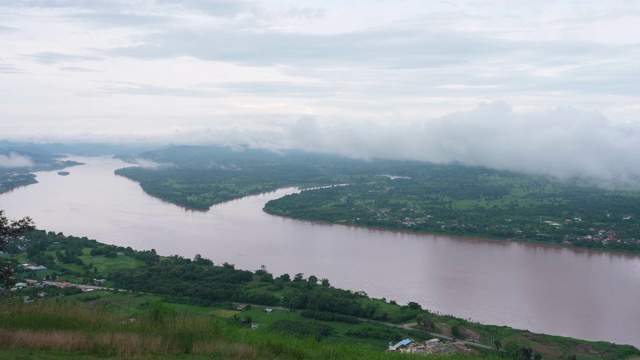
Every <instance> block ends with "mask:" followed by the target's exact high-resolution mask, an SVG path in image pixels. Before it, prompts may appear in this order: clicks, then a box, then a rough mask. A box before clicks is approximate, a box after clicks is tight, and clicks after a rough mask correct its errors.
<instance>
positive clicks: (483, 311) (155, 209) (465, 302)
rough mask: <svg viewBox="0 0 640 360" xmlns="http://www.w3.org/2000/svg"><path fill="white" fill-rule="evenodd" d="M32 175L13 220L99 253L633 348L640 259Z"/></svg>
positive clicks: (75, 175)
mask: <svg viewBox="0 0 640 360" xmlns="http://www.w3.org/2000/svg"><path fill="white" fill-rule="evenodd" d="M73 159H74V160H79V161H82V162H85V163H86V165H83V166H77V167H73V168H70V169H68V170H69V171H70V172H71V175H69V176H60V175H58V174H57V173H56V172H40V173H37V175H38V177H37V179H38V181H39V183H38V184H35V185H30V186H27V187H22V188H19V189H16V190H14V191H12V192H9V193H5V194H2V195H0V209H4V210H5V211H6V213H7V215H8V216H9V217H10V218H14V219H17V218H21V217H23V216H31V217H32V218H33V219H34V220H35V221H36V223H37V225H38V227H39V228H41V229H46V230H50V231H55V232H59V231H61V232H63V233H65V234H67V235H75V236H80V237H82V236H87V237H89V238H92V239H96V240H98V241H100V242H103V243H108V244H116V245H121V246H131V247H132V248H134V249H138V250H143V249H152V248H153V249H156V250H157V251H158V253H159V254H161V255H172V254H178V255H182V256H185V257H190V258H193V256H194V255H196V254H201V255H202V256H204V257H207V258H210V259H212V260H213V261H214V262H215V263H217V264H220V263H222V262H225V261H226V262H229V263H232V264H235V265H236V267H237V268H242V269H249V270H256V269H259V268H260V266H261V265H265V266H267V269H268V270H269V271H270V272H272V273H274V274H275V275H279V274H282V273H289V274H290V275H292V276H293V275H294V274H296V273H304V274H305V277H308V276H310V275H315V276H317V277H318V278H328V279H329V280H330V282H331V284H332V285H333V286H337V287H341V288H346V289H351V290H356V291H360V290H361V291H365V292H366V293H367V294H369V296H372V297H376V298H386V299H387V300H396V301H397V302H398V303H400V304H406V303H407V302H409V301H416V302H418V303H420V304H421V305H422V306H423V307H424V308H427V309H430V310H432V311H438V312H440V313H444V314H452V315H455V316H458V317H462V318H466V319H468V318H471V320H473V321H479V322H482V323H488V324H497V325H508V326H512V327H516V328H521V329H529V330H531V331H534V332H542V333H548V334H554V335H564V336H571V337H576V338H581V339H588V340H605V341H611V342H615V343H619V344H631V345H634V346H636V347H640V257H638V256H631V255H620V254H609V253H594V252H587V251H579V250H572V249H566V248H555V247H547V246H541V245H532V244H522V243H516V242H506V241H489V240H478V239H468V238H454V237H447V236H431V235H412V234H403V233H394V232H387V231H378V230H368V229H362V228H353V227H347V226H339V225H327V224H317V223H311V222H303V221H297V220H291V219H285V218H281V217H276V216H271V215H268V214H266V213H264V212H263V211H262V207H263V205H264V203H265V202H267V201H269V200H271V199H275V198H279V197H281V196H284V195H286V194H289V193H292V192H295V191H297V190H296V189H294V188H289V189H281V190H278V191H276V192H272V193H268V194H263V195H258V196H250V197H246V198H243V199H240V200H236V201H231V202H228V203H224V204H220V205H216V206H213V207H212V208H211V209H210V210H209V211H208V212H197V211H190V210H185V209H183V208H180V207H178V206H175V205H172V204H169V203H166V202H163V201H161V200H158V199H156V198H153V197H151V196H148V195H146V194H145V193H144V192H143V191H142V190H141V188H140V186H139V185H138V184H137V183H135V182H133V181H130V180H128V179H126V178H122V177H119V176H116V175H114V174H113V171H114V170H115V169H117V168H120V167H124V166H127V164H125V163H123V162H121V161H119V160H115V159H111V158H73Z"/></svg>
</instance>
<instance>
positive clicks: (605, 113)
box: [0, 0, 640, 183]
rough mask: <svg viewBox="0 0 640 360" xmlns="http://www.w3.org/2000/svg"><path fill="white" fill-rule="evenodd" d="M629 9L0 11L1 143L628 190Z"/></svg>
mask: <svg viewBox="0 0 640 360" xmlns="http://www.w3.org/2000/svg"><path fill="white" fill-rule="evenodd" d="M639 114H640V2H638V1H614V0H611V1H562V0H560V1H499V0H496V1H438V0H430V1H374V0H368V1H348V2H345V1H247V2H243V1H206V0H184V1H165V0H144V1H142V0H141V1H118V0H109V1H106V0H105V1H73V0H68V1H66V0H58V1H56V0H51V1H45V0H33V1H30V0H24V1H11V0H3V1H0V140H19V141H37V142H52V141H74V142H113V141H121V142H152V143H175V144H178V143H179V144H221V145H235V144H248V145H249V146H252V147H256V148H272V149H285V148H300V149H304V150H310V151H323V152H335V153H340V154H344V155H347V156H351V157H357V158H367V159H368V158H376V157H381V158H397V159H417V160H426V161H434V162H443V163H446V162H453V161H456V162H460V163H464V164H470V165H480V166H489V167H493V168H499V169H508V170H516V171H525V172H530V173H542V174H549V175H553V176H558V177H563V178H568V177H573V176H586V177H590V178H594V179H601V180H605V181H608V182H623V183H624V182H627V181H632V180H633V179H635V178H636V177H640V164H639V163H640V162H639V161H637V160H636V157H637V155H640V150H638V149H640V115H639Z"/></svg>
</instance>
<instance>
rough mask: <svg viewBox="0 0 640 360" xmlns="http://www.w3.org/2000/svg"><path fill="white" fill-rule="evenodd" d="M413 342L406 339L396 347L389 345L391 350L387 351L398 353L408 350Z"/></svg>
mask: <svg viewBox="0 0 640 360" xmlns="http://www.w3.org/2000/svg"><path fill="white" fill-rule="evenodd" d="M412 342H413V339H404V340H402V341H400V342H399V343H397V344H395V345H391V343H389V349H388V350H387V351H398V350H402V349H404V348H406V347H407V346H408V345H409V344H411V343H412Z"/></svg>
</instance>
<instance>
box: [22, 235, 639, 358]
mask: <svg viewBox="0 0 640 360" xmlns="http://www.w3.org/2000/svg"><path fill="white" fill-rule="evenodd" d="M16 241H20V244H18V245H25V246H26V247H27V248H38V249H44V250H40V251H39V252H37V251H36V252H34V251H29V254H30V255H28V254H27V253H19V254H15V255H11V256H15V257H16V259H17V260H18V262H20V263H24V262H27V261H33V259H36V258H42V259H47V258H48V257H49V256H51V257H54V262H51V263H50V264H49V263H47V264H46V265H47V266H48V268H47V269H46V270H40V271H39V273H38V274H39V276H45V277H50V276H54V274H55V276H58V277H59V278H58V279H57V281H56V282H46V283H45V282H43V284H42V285H43V286H47V285H49V286H52V288H51V289H44V291H42V289H40V288H38V286H39V284H38V281H33V280H31V279H30V278H26V277H24V276H27V275H29V274H32V272H30V271H28V270H26V269H22V268H19V269H18V274H17V276H18V280H19V281H20V282H22V283H23V284H25V285H22V287H21V289H18V290H16V291H15V293H13V295H15V296H20V297H21V298H23V299H26V300H25V301H31V299H34V298H35V299H39V298H41V299H42V300H40V301H46V299H48V298H49V296H53V297H55V296H57V295H56V294H58V293H60V292H62V293H63V294H65V295H73V294H77V293H79V292H81V291H79V290H78V291H70V290H69V289H70V288H71V287H73V285H72V284H83V283H84V284H86V285H87V286H86V287H83V286H82V285H78V286H77V287H80V288H84V289H85V290H88V289H90V288H94V289H95V288H97V287H96V285H95V284H96V283H99V284H100V285H99V286H100V287H107V288H116V289H127V290H128V291H129V292H130V293H129V294H131V292H133V294H134V296H135V298H136V299H138V300H136V303H137V304H139V305H134V306H131V297H132V296H131V295H128V299H127V295H126V294H123V293H122V292H120V291H116V292H104V293H103V292H99V291H98V290H94V291H88V292H86V294H85V295H82V296H84V297H85V298H86V301H85V302H88V303H90V304H95V306H100V305H99V304H101V303H104V304H110V307H113V305H114V304H115V303H117V302H118V301H122V300H116V299H127V300H126V301H122V302H123V303H124V304H123V307H124V306H126V308H127V309H128V310H127V312H129V311H134V312H139V311H144V309H148V308H149V302H148V301H147V302H146V303H145V301H144V299H145V298H149V297H156V298H157V297H158V296H162V297H164V298H165V299H166V300H167V301H168V302H171V303H176V305H175V306H176V307H178V306H179V308H181V309H185V307H184V306H189V307H193V306H195V307H197V308H198V310H197V312H199V313H209V314H213V315H215V316H219V317H222V318H226V319H230V320H231V319H239V320H238V322H239V323H244V324H246V323H247V322H248V323H249V324H251V323H253V322H256V323H258V324H262V325H261V326H259V328H261V331H267V332H268V331H270V330H269V329H270V328H271V326H273V328H274V329H275V328H278V329H280V330H279V331H285V332H287V333H289V334H290V335H296V334H297V335H300V334H305V335H303V337H304V336H307V335H313V336H320V338H316V340H318V339H325V338H326V341H329V342H334V341H339V342H349V343H352V344H359V345H358V346H366V347H367V348H377V349H378V351H380V352H381V351H383V350H384V349H385V348H386V343H387V342H388V341H390V340H394V341H399V340H400V339H402V338H406V337H412V338H414V339H421V341H424V340H426V339H429V338H430V337H432V336H433V335H434V334H435V335H436V336H439V337H440V338H442V339H447V338H448V337H455V338H456V339H464V340H467V341H469V342H470V343H469V345H473V343H479V344H481V345H483V346H488V347H504V349H505V350H506V349H509V350H508V351H519V349H522V348H531V349H532V351H535V352H539V353H541V354H542V355H543V356H544V357H545V358H556V357H558V356H559V355H561V354H563V353H566V354H569V355H572V354H573V355H577V356H585V355H589V354H590V355H592V356H593V355H596V356H598V357H608V356H609V357H611V356H613V357H615V358H626V357H629V356H638V355H640V351H638V350H637V349H634V348H633V347H630V346H620V345H614V344H610V343H604V342H589V341H583V340H577V339H571V338H566V337H557V336H549V335H543V334H535V333H532V332H529V331H524V330H517V329H513V328H509V327H505V326H493V325H484V324H480V323H478V322H472V321H469V320H465V319H461V318H457V317H453V316H450V315H441V314H437V313H435V312H431V311H428V310H423V309H422V307H421V306H420V305H419V304H418V303H416V302H409V303H408V304H406V305H400V304H397V303H396V302H395V301H387V300H384V299H373V298H371V297H369V296H367V295H366V294H363V293H362V292H353V291H349V290H343V289H339V288H336V287H333V286H331V285H330V284H329V281H330V280H329V279H322V280H320V279H318V278H317V277H315V276H309V277H308V278H305V277H304V275H303V274H296V275H295V276H294V277H290V276H289V275H286V274H285V275H282V276H278V277H276V276H274V275H273V274H271V273H269V272H268V271H266V269H264V268H261V269H258V270H255V271H247V270H240V269H236V268H235V267H234V266H233V265H231V264H229V263H226V262H225V263H223V264H222V265H218V266H215V265H214V264H213V263H212V262H211V261H210V260H209V259H206V258H203V257H200V256H196V258H195V259H194V260H190V259H186V258H183V257H180V256H168V257H165V256H160V255H159V254H157V253H155V252H153V251H151V252H149V251H136V250H133V249H131V248H122V247H117V246H112V245H105V244H101V243H98V242H96V241H95V240H89V239H86V238H77V237H73V236H60V235H58V234H55V233H52V232H48V233H47V232H44V231H42V232H33V233H28V234H25V238H24V239H22V240H16ZM80 248H81V251H80V252H78V250H79V249H80ZM56 254H60V255H62V254H80V255H74V256H73V258H68V256H67V255H65V258H64V259H58V261H55V257H56V256H57V255H56ZM80 264H82V266H80ZM85 268H93V269H95V270H94V272H93V273H91V274H90V275H91V276H89V278H87V274H86V271H85V270H84V269H85ZM93 277H96V278H97V279H98V280H95V279H93V280H92V279H91V278H93ZM101 278H102V279H101ZM87 282H88V283H87ZM51 284H52V285H51ZM60 287H62V288H63V289H59V288H60ZM54 288H55V289H57V290H56V291H57V292H56V291H54V290H53V289H54ZM38 294H44V295H42V296H40V295H38ZM47 294H50V295H47ZM151 294H153V295H151ZM24 296H30V297H31V299H29V298H25V297H24ZM73 296H81V295H73ZM127 302H129V303H128V305H127ZM228 302H235V303H236V305H231V306H230V305H228ZM238 303H240V304H258V305H262V306H265V308H268V309H272V310H270V311H266V312H265V310H264V309H262V310H261V309H260V308H255V309H251V308H249V307H247V306H246V305H245V306H242V307H240V306H239V305H237V304H238ZM145 304H146V305H145ZM177 304H182V305H177ZM138 306H139V307H138ZM274 310H275V312H274ZM245 319H249V320H248V321H247V320H245ZM310 324H316V325H313V326H314V327H311V328H309V327H308V326H310ZM309 331H310V332H309ZM316 331H320V332H319V333H316ZM297 335H296V336H297Z"/></svg>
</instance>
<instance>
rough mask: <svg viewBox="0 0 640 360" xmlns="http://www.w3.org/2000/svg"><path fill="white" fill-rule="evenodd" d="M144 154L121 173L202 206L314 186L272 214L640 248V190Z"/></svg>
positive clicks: (461, 172) (257, 158)
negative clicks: (149, 164)
mask: <svg viewBox="0 0 640 360" xmlns="http://www.w3.org/2000/svg"><path fill="white" fill-rule="evenodd" d="M141 157H142V158H144V159H145V160H146V161H147V162H149V161H151V162H153V165H154V166H153V167H129V168H124V169H119V170H117V171H116V174H118V175H122V176H125V177H127V178H130V179H132V180H135V181H137V182H139V183H140V185H141V187H142V188H143V189H144V191H145V192H147V193H149V194H150V195H153V196H156V197H158V198H161V199H163V200H166V201H169V202H173V203H175V204H178V205H182V206H185V207H189V208H194V209H202V210H206V209H208V208H209V207H210V206H211V205H213V204H216V203H220V202H224V201H228V200H231V199H237V198H240V197H243V196H246V195H250V194H256V193H260V192H265V191H271V190H275V189H277V188H281V187H285V186H303V187H314V186H315V188H312V189H309V190H305V191H302V192H301V193H300V194H293V195H288V196H285V197H283V198H281V199H277V200H273V201H271V202H269V203H268V204H267V205H266V206H265V211H266V212H268V213H271V214H275V215H282V216H287V217H292V218H297V219H304V220H314V221H327V222H332V223H338V224H345V225H356V226H366V227H377V228H384V229H389V230H401V231H411V232H423V233H436V234H448V235H460V236H473V237H486V238H495V239H514V240H521V241H536V242H544V243H552V244H557V245H563V246H574V247H581V248H588V249H598V250H609V251H620V252H632V253H639V252H640V201H638V200H640V190H639V189H638V188H621V187H618V188H611V189H606V188H602V187H596V186H593V184H590V183H589V182H588V181H587V180H584V179H582V180H581V179H571V180H565V181H560V180H558V179H553V178H549V177H542V176H532V175H524V174H518V173H513V172H508V171H498V170H492V169H487V168H479V167H469V166H463V165H459V164H449V165H439V164H432V163H424V162H416V161H391V160H372V161H363V160H353V159H347V158H343V157H338V156H332V155H320V154H308V153H303V152H298V151H292V152H284V153H278V154H276V153H272V152H267V151H261V150H251V149H246V148H242V149H239V150H238V149H235V150H232V149H229V148H214V147H188V146H182V147H171V148H166V149H162V150H156V151H150V152H146V153H143V154H141ZM337 184H339V185H341V186H332V185H337ZM321 186H325V187H321ZM326 186H328V187H326Z"/></svg>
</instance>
